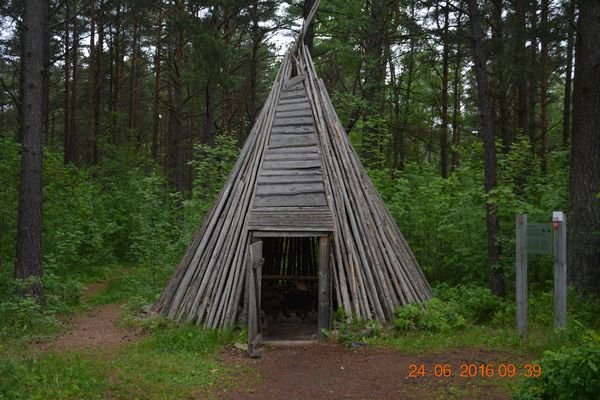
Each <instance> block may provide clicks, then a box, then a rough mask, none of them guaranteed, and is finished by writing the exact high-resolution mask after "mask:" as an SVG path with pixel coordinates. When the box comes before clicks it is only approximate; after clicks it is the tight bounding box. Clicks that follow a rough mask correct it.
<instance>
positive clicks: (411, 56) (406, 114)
mask: <svg viewBox="0 0 600 400" xmlns="http://www.w3.org/2000/svg"><path fill="white" fill-rule="evenodd" d="M415 17H416V7H415V2H414V1H412V2H411V6H410V19H411V21H415ZM415 48H416V39H415V32H411V35H410V40H409V50H408V66H407V67H406V69H407V71H406V94H405V95H404V107H403V108H404V110H403V112H402V125H401V128H400V130H401V131H402V132H403V133H402V137H400V138H398V146H399V147H398V152H397V154H398V168H400V169H403V168H404V161H405V159H406V146H405V137H406V132H407V131H408V128H409V123H410V106H411V99H412V85H413V79H414V65H415ZM415 146H416V149H415V151H416V153H417V157H416V159H417V160H418V155H419V149H418V145H416V144H415Z"/></svg>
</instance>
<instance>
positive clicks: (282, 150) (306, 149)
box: [266, 146, 318, 154]
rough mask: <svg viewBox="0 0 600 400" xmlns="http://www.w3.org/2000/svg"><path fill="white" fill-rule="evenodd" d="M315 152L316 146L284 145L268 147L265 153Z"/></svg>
mask: <svg viewBox="0 0 600 400" xmlns="http://www.w3.org/2000/svg"><path fill="white" fill-rule="evenodd" d="M308 153H315V154H317V153H318V151H317V147H316V146H311V147H286V148H279V149H268V150H267V153H266V154H308Z"/></svg>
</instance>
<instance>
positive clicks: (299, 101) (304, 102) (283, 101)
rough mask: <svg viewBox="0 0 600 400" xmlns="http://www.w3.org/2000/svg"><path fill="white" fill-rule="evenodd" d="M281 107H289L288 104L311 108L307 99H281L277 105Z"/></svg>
mask: <svg viewBox="0 0 600 400" xmlns="http://www.w3.org/2000/svg"><path fill="white" fill-rule="evenodd" d="M277 104H278V106H279V107H281V106H284V105H288V104H297V105H303V106H304V105H306V106H308V107H310V104H309V103H308V100H307V98H306V97H294V98H291V99H279V103H277Z"/></svg>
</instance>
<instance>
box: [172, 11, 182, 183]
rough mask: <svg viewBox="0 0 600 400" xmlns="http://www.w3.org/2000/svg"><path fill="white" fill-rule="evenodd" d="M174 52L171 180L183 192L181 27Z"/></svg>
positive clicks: (177, 34)
mask: <svg viewBox="0 0 600 400" xmlns="http://www.w3.org/2000/svg"><path fill="white" fill-rule="evenodd" d="M176 6H177V14H178V17H179V18H181V17H182V16H183V13H184V4H183V1H177V2H176ZM175 40H176V42H175V54H174V58H175V59H174V74H173V103H174V104H173V107H172V111H173V115H172V120H171V121H172V135H173V145H174V147H173V161H174V167H175V168H173V171H172V173H173V175H174V176H172V178H173V179H172V180H173V182H174V183H175V189H176V190H177V191H178V192H180V193H183V191H184V190H185V162H184V153H183V144H184V140H185V135H184V134H183V56H184V46H185V43H184V40H183V32H182V31H181V28H179V30H178V31H177V33H176V39H175Z"/></svg>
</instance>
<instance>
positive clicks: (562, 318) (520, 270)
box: [515, 211, 567, 336]
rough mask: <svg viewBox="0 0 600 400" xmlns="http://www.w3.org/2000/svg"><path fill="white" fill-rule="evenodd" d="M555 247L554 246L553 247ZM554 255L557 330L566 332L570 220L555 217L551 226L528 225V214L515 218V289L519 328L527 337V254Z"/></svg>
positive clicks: (555, 215)
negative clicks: (568, 227) (568, 230)
mask: <svg viewBox="0 0 600 400" xmlns="http://www.w3.org/2000/svg"><path fill="white" fill-rule="evenodd" d="M552 244H554V246H553V245H552ZM528 253H531V254H548V255H552V254H554V326H556V327H557V328H559V329H561V331H562V333H561V335H562V334H564V330H566V328H567V218H566V216H565V214H564V213H563V212H562V211H554V212H553V213H552V224H548V223H537V222H528V221H527V214H517V216H516V248H515V288H516V296H515V297H516V316H515V317H516V325H517V332H518V333H519V335H521V336H527V330H528V323H527V313H528V304H527V303H528V301H527V254H528Z"/></svg>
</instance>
